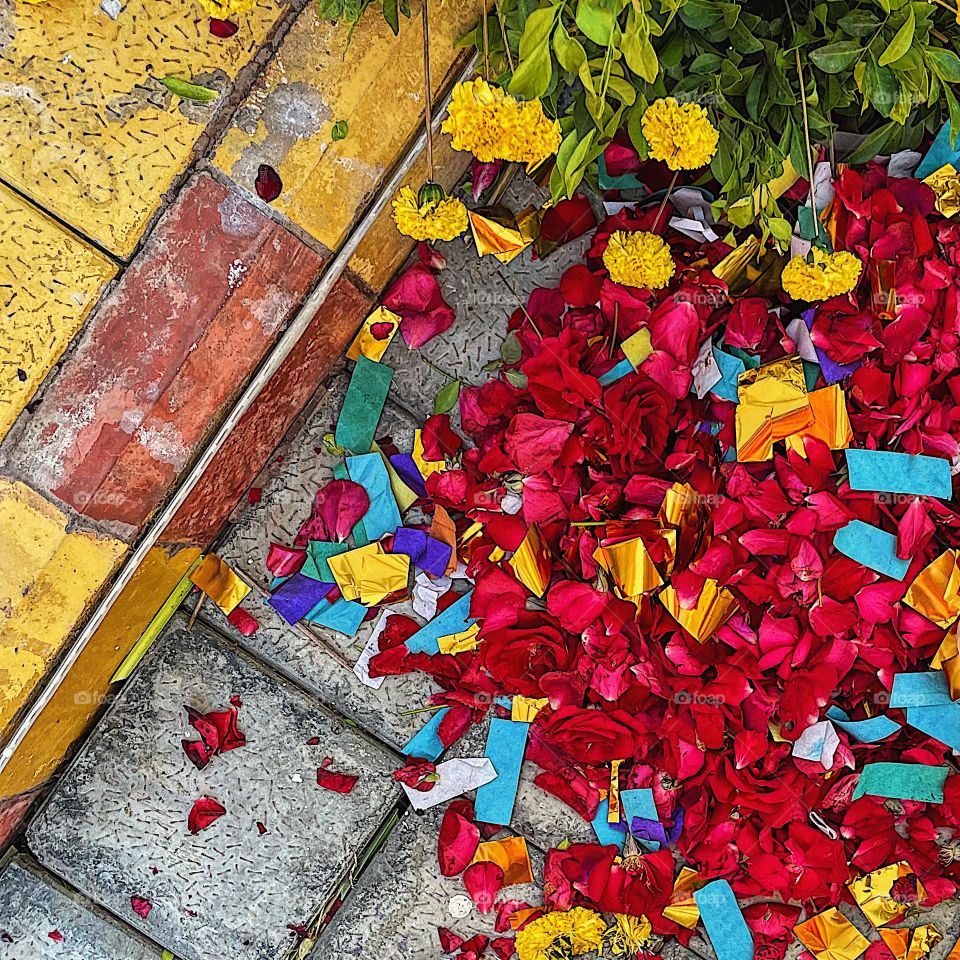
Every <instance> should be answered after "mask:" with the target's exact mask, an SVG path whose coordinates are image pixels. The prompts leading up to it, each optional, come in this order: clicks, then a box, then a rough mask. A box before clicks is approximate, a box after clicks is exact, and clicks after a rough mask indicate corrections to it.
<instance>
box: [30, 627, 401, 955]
mask: <svg viewBox="0 0 960 960" xmlns="http://www.w3.org/2000/svg"><path fill="white" fill-rule="evenodd" d="M231 697H239V698H240V702H241V704H242V705H241V706H240V708H239V727H240V729H241V730H242V731H243V732H244V733H245V735H246V738H247V743H246V745H245V746H243V747H240V748H238V749H235V750H230V751H229V752H227V753H223V754H221V755H217V756H214V757H213V759H212V760H211V761H210V763H209V764H208V765H207V766H206V767H205V768H204V769H203V770H202V771H198V770H197V769H196V768H195V767H194V766H193V765H192V764H191V762H190V761H189V760H188V759H187V757H186V755H185V753H184V750H183V748H182V746H181V740H182V739H184V738H187V739H196V738H197V734H196V732H195V731H194V730H193V729H192V728H191V727H190V726H189V725H188V724H187V722H186V713H185V710H184V705H185V704H186V705H190V706H191V707H193V708H194V709H197V710H199V711H201V712H207V711H211V710H223V709H226V708H227V707H228V705H229V703H230V699H231ZM311 738H318V739H319V742H318V743H316V744H314V745H311V744H309V743H308V741H309V740H310V739H311ZM327 757H330V758H331V759H332V761H333V764H332V769H334V770H337V771H342V772H344V773H354V774H359V775H360V780H359V782H358V783H357V785H356V787H355V788H354V790H353V792H352V793H350V794H340V793H333V792H330V791H327V790H323V789H321V788H320V787H319V786H318V785H317V782H316V773H317V768H318V767H319V766H320V764H321V763H322V761H323V760H324V759H325V758H327ZM394 766H395V762H394V759H393V758H392V757H391V756H390V755H389V754H388V753H387V752H386V751H385V750H384V749H383V748H381V747H379V746H377V745H376V744H375V743H374V742H373V741H372V740H370V739H368V738H366V737H364V736H363V735H361V734H359V733H357V732H356V731H355V730H352V729H351V728H349V727H348V726H346V725H345V724H344V723H343V722H342V721H340V720H339V719H338V718H336V717H335V716H334V715H332V714H330V713H329V712H327V711H325V710H323V709H322V708H321V707H320V706H319V705H318V704H316V703H315V702H314V701H313V700H311V699H310V698H309V697H307V696H306V695H305V694H303V693H302V692H301V691H299V690H298V689H296V688H294V687H292V686H291V685H290V684H288V683H286V682H285V681H283V680H281V679H279V678H277V677H276V676H275V675H272V674H270V673H267V672H265V671H264V670H263V669H262V668H261V667H259V666H258V665H256V664H255V663H253V662H252V661H250V660H249V659H248V658H247V657H245V656H244V655H242V654H240V653H238V652H236V651H235V650H234V649H232V648H231V647H230V646H228V645H227V644H225V643H224V642H223V641H222V640H220V639H218V638H216V637H215V636H214V635H213V634H212V633H211V632H210V631H208V630H207V629H205V628H203V627H202V626H200V625H196V626H195V627H194V628H193V629H192V630H191V629H188V628H187V627H186V626H185V623H184V621H183V619H182V618H180V617H178V618H176V619H175V621H174V622H173V623H172V625H171V626H170V627H168V629H167V630H166V631H165V633H164V635H163V637H162V638H161V639H160V640H159V641H158V642H157V643H156V644H155V645H154V646H153V647H152V648H151V650H150V651H149V653H148V655H147V656H146V657H145V658H144V660H143V661H142V663H141V664H140V666H139V668H138V670H137V672H136V673H135V675H134V676H133V677H132V678H131V680H130V681H129V682H128V684H127V686H126V687H125V688H124V689H123V691H122V693H121V694H120V696H119V697H118V698H117V700H116V702H115V703H114V704H113V705H112V706H111V707H110V708H109V710H108V711H107V713H106V715H105V716H104V719H103V721H102V722H101V724H100V726H99V727H98V728H97V730H96V731H95V732H94V734H93V735H92V736H91V738H90V740H89V741H88V742H87V744H86V746H85V747H84V749H83V751H82V753H81V754H80V755H79V756H78V758H77V760H76V761H75V762H74V763H73V765H72V766H71V767H70V769H69V770H68V771H67V773H66V774H65V775H64V777H63V779H62V780H61V781H60V783H59V784H58V786H57V788H56V789H55V790H54V792H53V793H52V795H51V796H50V798H49V799H48V801H47V803H46V804H45V806H44V807H43V809H42V811H41V813H40V814H39V816H38V817H37V819H36V820H35V821H34V823H33V824H32V825H31V827H30V828H29V831H28V834H27V840H28V844H29V846H30V849H31V850H32V851H33V852H34V854H35V855H36V856H37V858H38V859H39V860H40V862H41V863H42V864H43V865H44V866H45V867H47V868H48V869H50V870H52V871H53V872H55V873H56V874H58V875H59V876H61V877H62V878H64V879H65V880H67V881H68V882H69V883H71V884H72V885H73V886H75V887H76V888H77V889H78V890H80V891H81V892H82V893H84V894H85V895H86V896H88V897H90V898H91V899H93V900H95V901H96V902H97V903H99V904H101V905H102V906H104V907H106V908H107V909H109V910H110V911H111V912H112V913H114V914H115V915H116V916H118V917H120V918H121V919H122V920H123V921H124V922H127V923H129V924H130V925H132V926H134V927H136V928H138V929H139V930H141V931H142V932H143V933H145V934H146V935H148V936H149V937H150V938H151V939H153V940H155V941H156V942H158V943H162V944H164V945H165V946H166V947H167V948H169V949H170V950H171V951H173V953H174V954H175V955H176V956H177V957H179V958H181V960H222V958H223V957H232V958H236V960H280V958H282V957H284V956H285V955H286V953H287V951H288V950H289V949H290V948H291V947H292V946H293V945H294V944H295V942H296V941H295V936H294V934H293V933H292V932H291V930H290V929H288V925H293V926H295V927H296V926H303V925H307V924H309V923H311V922H312V921H313V920H314V919H315V918H316V917H317V916H318V914H319V913H321V912H322V911H323V910H324V908H325V907H326V905H327V902H328V900H329V899H330V898H331V897H332V895H333V894H334V892H335V891H336V889H337V888H338V886H339V884H340V883H341V882H342V880H343V878H344V876H345V875H346V874H347V873H348V872H349V871H350V869H351V865H352V864H353V863H354V861H355V858H356V857H357V855H358V853H359V852H360V851H361V850H362V848H363V847H364V846H365V844H366V843H367V842H368V840H369V839H370V838H371V836H372V835H373V834H374V833H375V832H376V831H377V829H378V828H379V827H380V825H381V823H382V821H383V820H384V819H385V818H386V817H387V815H388V813H389V812H390V810H391V809H392V808H393V807H394V805H395V803H396V800H397V798H398V796H399V791H398V789H397V788H396V787H395V785H394V784H393V783H392V782H391V780H390V779H389V773H390V771H391V770H392V769H393V768H394ZM204 796H207V797H212V798H214V799H215V800H217V801H218V802H219V803H221V804H222V805H223V806H224V807H225V808H226V811H227V812H226V814H225V815H224V816H223V817H221V818H220V819H219V820H218V821H216V822H215V823H214V824H213V825H212V826H210V827H209V828H208V829H206V830H204V831H202V832H200V833H197V834H196V835H192V834H191V833H190V832H189V831H188V829H187V815H188V813H189V811H190V809H191V807H192V805H193V803H194V801H195V800H197V799H198V798H200V797H204ZM258 823H259V824H262V825H263V828H264V830H265V832H261V830H260V828H259V827H258ZM131 898H142V900H143V901H146V904H149V905H150V909H149V912H148V911H147V910H146V909H145V905H144V904H141V909H140V911H139V912H137V911H136V910H135V909H134V903H135V902H134V901H133V900H132V899H131Z"/></svg>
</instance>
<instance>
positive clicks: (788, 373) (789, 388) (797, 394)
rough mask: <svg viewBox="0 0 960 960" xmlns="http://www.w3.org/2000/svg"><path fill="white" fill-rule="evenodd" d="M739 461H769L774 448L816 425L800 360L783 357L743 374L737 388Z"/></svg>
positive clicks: (798, 358) (794, 357) (795, 357)
mask: <svg viewBox="0 0 960 960" xmlns="http://www.w3.org/2000/svg"><path fill="white" fill-rule="evenodd" d="M737 395H738V398H739V401H740V402H739V404H738V405H737V413H736V430H737V460H739V461H740V462H742V463H751V462H758V461H762V460H769V459H770V458H771V457H772V456H773V444H774V443H775V442H776V441H777V440H785V439H786V438H787V437H789V436H792V435H793V434H796V433H799V432H800V431H802V430H804V429H805V428H807V427H810V426H811V425H812V424H813V422H814V416H813V410H812V408H811V405H810V398H809V396H808V395H807V386H806V381H805V380H804V376H803V361H802V360H801V359H800V357H797V356H792V357H783V358H781V359H780V360H774V361H773V362H771V363H765V364H763V366H760V367H757V368H755V369H753V370H745V371H744V372H743V373H741V374H740V380H739V382H738V384H737Z"/></svg>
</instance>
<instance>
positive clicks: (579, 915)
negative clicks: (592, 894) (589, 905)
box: [515, 907, 607, 960]
mask: <svg viewBox="0 0 960 960" xmlns="http://www.w3.org/2000/svg"><path fill="white" fill-rule="evenodd" d="M606 926H607V925H606V923H605V922H604V920H603V917H601V916H600V914H599V913H594V911H593V910H587V909H586V908H585V907H574V908H573V909H572V910H566V911H563V912H556V913H545V914H544V915H543V916H542V917H537V919H536V920H533V921H532V922H530V923H528V924H527V925H526V926H525V927H524V928H523V929H522V930H521V931H520V932H519V933H518V934H517V939H516V943H515V946H516V948H517V956H518V957H519V960H567V958H568V957H579V956H580V955H581V954H583V953H590V951H592V950H593V951H599V949H600V945H601V943H602V941H603V933H604V930H605V929H606Z"/></svg>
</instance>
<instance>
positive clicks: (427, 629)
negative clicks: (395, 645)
mask: <svg viewBox="0 0 960 960" xmlns="http://www.w3.org/2000/svg"><path fill="white" fill-rule="evenodd" d="M472 592H473V591H472V590H471V591H468V592H467V593H465V594H464V595H463V596H462V597H461V598H460V599H459V600H457V601H456V603H452V604H451V605H450V606H449V607H447V609H446V610H444V611H443V613H441V614H440V615H439V616H437V617H434V618H433V619H432V620H431V621H430V622H429V623H428V624H426V626H423V627H421V628H420V629H419V630H418V631H417V632H416V633H415V634H414V635H413V636H412V637H410V639H409V640H407V644H406V646H407V649H408V650H409V651H410V652H411V653H439V652H440V644H439V643H438V642H437V641H438V640H439V639H440V637H449V636H450V635H451V634H453V633H463V631H464V630H466V629H467V627H469V626H470V624H471V623H473V622H474V621H473V620H472V619H471V618H470V594H471V593H472Z"/></svg>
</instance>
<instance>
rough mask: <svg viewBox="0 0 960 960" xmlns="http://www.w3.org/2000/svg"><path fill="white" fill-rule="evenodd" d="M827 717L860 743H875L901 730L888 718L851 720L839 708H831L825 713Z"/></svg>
mask: <svg viewBox="0 0 960 960" xmlns="http://www.w3.org/2000/svg"><path fill="white" fill-rule="evenodd" d="M827 717H828V718H829V719H830V720H832V721H833V722H834V724H836V726H838V727H839V728H840V729H841V730H845V731H846V732H847V733H849V734H850V736H851V737H853V738H854V740H859V741H860V742H861V743H877V742H878V741H880V740H885V739H886V738H887V737H889V736H890V735H891V734H894V733H896V732H897V731H898V730H900V729H901V728H900V724H899V723H896V722H895V721H893V720H891V719H890V718H889V717H870V719H869V720H851V719H850V718H849V717H848V716H847V715H846V714H845V713H844V712H843V711H842V710H841V709H840V708H839V707H831V708H830V709H829V710H828V711H827Z"/></svg>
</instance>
